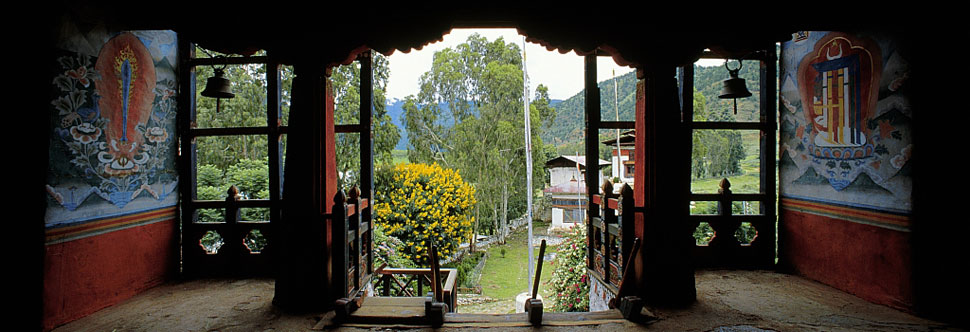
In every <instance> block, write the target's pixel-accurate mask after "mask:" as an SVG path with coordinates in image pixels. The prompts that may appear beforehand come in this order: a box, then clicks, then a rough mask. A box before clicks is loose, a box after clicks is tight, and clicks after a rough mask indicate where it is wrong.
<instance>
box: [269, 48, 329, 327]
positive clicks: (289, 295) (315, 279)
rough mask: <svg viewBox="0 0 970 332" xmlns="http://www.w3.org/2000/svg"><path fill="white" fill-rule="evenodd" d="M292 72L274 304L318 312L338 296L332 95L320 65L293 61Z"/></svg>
mask: <svg viewBox="0 0 970 332" xmlns="http://www.w3.org/2000/svg"><path fill="white" fill-rule="evenodd" d="M294 71H295V74H296V77H294V79H293V91H292V96H293V101H292V107H291V112H290V118H291V119H290V122H289V123H290V127H289V133H288V135H289V137H288V144H287V147H286V156H287V158H286V165H285V171H284V179H283V188H284V190H283V211H282V220H281V223H280V225H278V228H277V229H278V230H279V233H278V234H277V241H276V242H277V244H278V245H279V248H278V249H279V251H278V252H277V255H276V256H275V258H276V259H277V264H278V268H277V279H276V294H275V298H274V299H273V303H274V304H276V305H278V306H280V307H282V308H284V309H287V310H293V311H306V310H319V309H327V308H329V306H332V305H333V303H334V301H335V300H336V297H335V295H336V294H339V292H335V291H333V290H332V289H331V288H332V287H330V286H331V284H332V275H333V271H332V270H331V269H330V265H331V257H330V252H331V250H330V248H331V242H332V239H331V237H330V233H331V231H330V230H331V220H330V218H329V217H330V216H329V213H330V209H331V206H332V204H333V196H334V194H335V193H336V190H337V175H336V158H335V156H336V155H335V152H334V148H335V146H334V131H333V93H332V91H331V87H330V83H329V79H328V78H327V74H326V68H325V66H324V65H322V64H319V63H315V62H304V63H297V64H295V65H294Z"/></svg>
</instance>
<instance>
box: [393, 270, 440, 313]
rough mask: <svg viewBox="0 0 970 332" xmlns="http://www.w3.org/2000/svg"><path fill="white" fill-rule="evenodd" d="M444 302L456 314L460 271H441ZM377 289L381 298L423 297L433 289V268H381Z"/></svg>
mask: <svg viewBox="0 0 970 332" xmlns="http://www.w3.org/2000/svg"><path fill="white" fill-rule="evenodd" d="M440 271H441V278H442V279H443V282H441V290H442V295H443V302H444V303H446V304H448V309H449V312H455V308H456V306H457V304H458V283H457V279H458V270H457V269H453V268H446V269H440ZM376 275H377V279H376V283H375V288H376V289H377V293H378V294H379V295H380V296H395V297H423V296H425V295H426V294H425V289H427V290H428V291H430V290H431V289H432V283H431V281H432V280H431V278H432V270H431V268H393V267H381V268H378V269H377V271H376Z"/></svg>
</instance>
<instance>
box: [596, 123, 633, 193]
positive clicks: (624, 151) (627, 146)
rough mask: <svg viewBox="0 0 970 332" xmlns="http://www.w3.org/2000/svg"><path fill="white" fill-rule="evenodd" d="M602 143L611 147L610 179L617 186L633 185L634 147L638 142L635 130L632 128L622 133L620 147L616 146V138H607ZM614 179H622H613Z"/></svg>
mask: <svg viewBox="0 0 970 332" xmlns="http://www.w3.org/2000/svg"><path fill="white" fill-rule="evenodd" d="M602 143H603V144H605V145H606V146H608V147H609V148H610V156H611V158H610V165H611V167H610V168H611V170H610V181H612V182H613V184H614V185H617V186H621V185H623V184H624V183H626V184H629V185H630V186H633V169H634V164H633V163H634V158H633V153H634V152H633V151H634V149H633V147H634V145H635V144H636V133H635V131H633V130H630V131H627V132H624V133H623V134H621V135H620V139H619V147H620V148H619V149H617V148H616V147H617V140H616V139H611V140H606V141H603V142H602ZM614 179H620V181H613V180H614Z"/></svg>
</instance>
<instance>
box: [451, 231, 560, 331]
mask: <svg viewBox="0 0 970 332" xmlns="http://www.w3.org/2000/svg"><path fill="white" fill-rule="evenodd" d="M547 227H548V223H535V224H533V236H537V235H539V234H545V230H546V228H547ZM527 237H528V230H527V229H526V227H520V228H519V229H518V230H516V232H514V233H512V234H510V236H509V238H508V239H507V240H506V243H505V244H503V245H493V246H491V247H490V248H489V249H488V261H486V262H485V267H484V268H483V269H482V278H481V281H480V284H481V287H482V295H484V296H487V297H490V298H492V299H495V300H496V301H495V302H493V303H490V304H488V305H487V306H478V307H475V306H468V307H459V310H460V311H461V312H467V313H471V312H478V313H511V312H514V311H515V307H514V305H515V296H516V295H518V294H520V293H523V292H528V291H529V290H530V289H529V288H530V287H531V285H532V281H531V280H527V279H528V276H527V275H528V273H529V272H528V269H529V265H528V261H529V252H528V249H527V245H526V243H527V242H528V241H527V240H526V238H527ZM503 248H504V249H505V257H502V249H503ZM555 250H556V248H555V247H552V246H546V255H547V256H549V254H550V253H552V252H555ZM538 255H539V249H538V248H535V249H534V252H533V259H538ZM552 270H553V267H552V262H551V261H550V260H546V261H544V262H543V264H542V273H541V275H540V278H539V280H540V284H539V294H540V295H541V296H542V297H543V298H544V299H549V298H550V296H551V294H552V291H551V290H550V289H549V286H548V285H546V284H545V283H546V282H547V281H549V279H550V278H551V277H552ZM545 301H549V300H545Z"/></svg>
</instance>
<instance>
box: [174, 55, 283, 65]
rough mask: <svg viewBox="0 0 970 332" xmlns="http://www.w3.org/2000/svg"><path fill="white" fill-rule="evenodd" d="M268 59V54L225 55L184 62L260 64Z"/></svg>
mask: <svg viewBox="0 0 970 332" xmlns="http://www.w3.org/2000/svg"><path fill="white" fill-rule="evenodd" d="M269 61H270V58H269V57H268V56H245V57H238V56H234V57H225V58H192V59H189V60H188V61H186V62H185V64H186V65H188V66H191V67H198V66H213V65H248V64H262V63H267V62H269Z"/></svg>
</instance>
